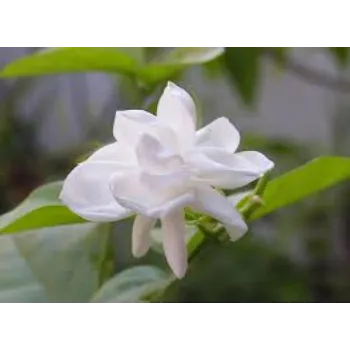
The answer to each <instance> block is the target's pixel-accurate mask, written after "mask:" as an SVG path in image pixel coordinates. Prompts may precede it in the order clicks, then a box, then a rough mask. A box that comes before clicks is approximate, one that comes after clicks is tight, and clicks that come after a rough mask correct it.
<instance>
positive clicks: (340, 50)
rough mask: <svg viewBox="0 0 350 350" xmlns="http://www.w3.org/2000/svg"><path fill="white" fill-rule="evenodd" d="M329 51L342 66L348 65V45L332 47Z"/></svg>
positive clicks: (349, 52)
mask: <svg viewBox="0 0 350 350" xmlns="http://www.w3.org/2000/svg"><path fill="white" fill-rule="evenodd" d="M329 51H330V52H331V54H332V55H333V57H334V58H335V60H336V62H337V63H338V64H339V65H340V66H342V67H345V66H346V65H347V63H348V61H349V57H350V49H349V48H348V47H330V48H329Z"/></svg>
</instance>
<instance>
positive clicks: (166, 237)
mask: <svg viewBox="0 0 350 350" xmlns="http://www.w3.org/2000/svg"><path fill="white" fill-rule="evenodd" d="M162 231H163V245H164V253H165V257H166V259H167V261H168V264H169V266H170V267H171V269H172V270H173V272H174V274H175V275H176V276H177V277H178V278H182V277H184V276H185V273H186V270H187V251H186V226H185V219H184V213H183V211H182V210H176V211H173V212H171V213H169V214H168V215H166V216H165V217H164V218H163V219H162Z"/></svg>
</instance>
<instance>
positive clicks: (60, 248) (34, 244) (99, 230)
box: [0, 224, 108, 303]
mask: <svg viewBox="0 0 350 350" xmlns="http://www.w3.org/2000/svg"><path fill="white" fill-rule="evenodd" d="M107 227H108V225H96V224H79V225H67V226H59V227H55V228H45V229H40V230H37V231H28V232H25V233H23V234H20V235H15V236H2V237H0V302H7V303H10V302H87V301H89V300H90V299H91V297H92V295H93V294H94V293H95V292H96V290H97V289H98V281H99V274H100V271H99V263H98V262H99V261H100V258H99V254H100V251H101V248H100V247H101V246H102V245H103V244H104V241H105V240H106V235H107V234H108V230H107V229H106V228H107Z"/></svg>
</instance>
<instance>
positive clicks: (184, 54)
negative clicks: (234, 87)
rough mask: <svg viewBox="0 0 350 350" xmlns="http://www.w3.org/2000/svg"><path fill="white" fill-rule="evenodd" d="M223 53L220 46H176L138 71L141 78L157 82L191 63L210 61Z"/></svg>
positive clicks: (168, 77) (149, 81) (171, 75)
mask: <svg viewBox="0 0 350 350" xmlns="http://www.w3.org/2000/svg"><path fill="white" fill-rule="evenodd" d="M223 53H224V48H222V47H178V48H174V49H173V50H170V51H168V52H166V53H165V54H164V55H163V56H162V57H160V58H158V59H157V60H155V61H154V62H152V63H151V64H149V65H148V66H147V67H145V68H143V69H142V70H141V71H140V77H141V79H143V80H145V81H146V82H148V83H157V82H161V81H165V80H167V79H170V78H171V77H173V76H174V75H176V74H177V73H179V72H181V71H182V70H184V69H185V68H187V67H189V66H192V65H199V64H203V63H206V62H210V61H212V60H214V59H215V58H217V57H219V56H220V55H222V54H223Z"/></svg>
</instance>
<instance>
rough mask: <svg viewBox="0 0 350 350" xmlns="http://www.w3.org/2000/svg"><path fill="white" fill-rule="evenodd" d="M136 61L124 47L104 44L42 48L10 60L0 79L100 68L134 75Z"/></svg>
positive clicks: (97, 69) (0, 74) (136, 65)
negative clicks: (119, 48)
mask: <svg viewBox="0 0 350 350" xmlns="http://www.w3.org/2000/svg"><path fill="white" fill-rule="evenodd" d="M137 69H138V64H137V62H136V60H134V59H133V58H131V57H130V56H128V55H127V54H126V53H125V52H124V51H123V50H118V49H116V48H103V47H63V48H54V49H45V50H42V51H39V52H36V53H34V54H32V55H28V56H25V57H22V58H19V59H18V60H15V61H13V62H11V63H9V64H8V65H7V66H5V68H3V70H2V71H1V72H0V78H12V77H20V76H33V75H46V74H62V73H77V72H86V71H100V72H110V73H123V74H134V73H135V72H136V70H137Z"/></svg>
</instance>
